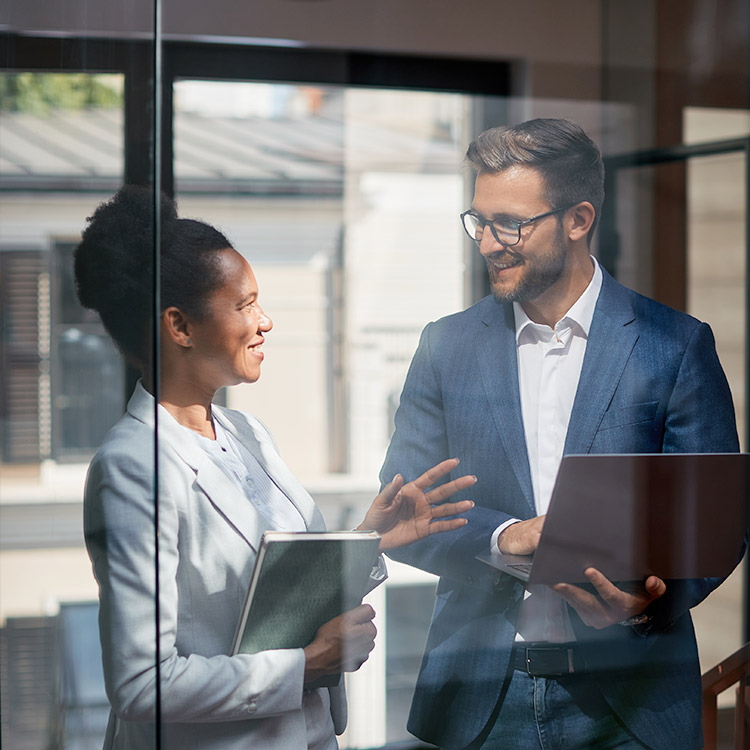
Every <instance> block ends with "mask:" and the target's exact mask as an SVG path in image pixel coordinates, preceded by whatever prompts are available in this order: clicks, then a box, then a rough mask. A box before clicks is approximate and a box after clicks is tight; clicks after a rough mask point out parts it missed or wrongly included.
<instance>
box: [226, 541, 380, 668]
mask: <svg viewBox="0 0 750 750" xmlns="http://www.w3.org/2000/svg"><path fill="white" fill-rule="evenodd" d="M379 545H380V535H379V534H378V533H377V532H374V531H342V532H339V531H329V532H319V533H318V532H284V531H266V532H265V533H264V534H263V538H262V540H261V544H260V550H259V551H258V557H257V558H256V561H255V567H254V568H253V574H252V578H251V580H250V585H249V587H248V591H247V596H246V599H245V605H244V607H243V609H242V615H241V617H240V620H239V623H238V625H237V631H236V634H235V638H234V644H233V646H232V654H238V653H244V654H255V653H258V652H259V651H267V650H269V649H281V648H304V647H305V646H307V645H308V644H309V643H310V642H311V641H312V640H313V639H314V638H315V633H316V632H317V631H318V628H320V626H321V625H323V624H324V623H326V622H328V620H331V619H333V618H334V617H336V616H338V615H340V614H342V613H343V612H346V611H347V610H350V609H353V608H354V607H356V606H357V605H359V604H360V603H361V602H362V597H363V596H364V595H365V593H366V592H367V590H368V583H369V579H370V573H371V572H372V569H373V567H374V566H375V564H376V562H377V558H378V548H379Z"/></svg>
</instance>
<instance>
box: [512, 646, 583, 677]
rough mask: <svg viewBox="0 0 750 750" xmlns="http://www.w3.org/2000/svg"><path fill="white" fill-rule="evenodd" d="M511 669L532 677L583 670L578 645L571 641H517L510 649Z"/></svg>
mask: <svg viewBox="0 0 750 750" xmlns="http://www.w3.org/2000/svg"><path fill="white" fill-rule="evenodd" d="M510 658H511V663H512V664H513V669H517V670H518V671H519V672H526V674H528V675H531V676H532V677H551V676H554V675H562V674H574V673H576V672H585V671H586V665H585V663H584V661H583V657H582V656H581V652H580V651H579V649H578V646H577V645H575V644H571V643H559V644H557V643H519V644H516V645H514V646H513V649H512V650H511V657H510Z"/></svg>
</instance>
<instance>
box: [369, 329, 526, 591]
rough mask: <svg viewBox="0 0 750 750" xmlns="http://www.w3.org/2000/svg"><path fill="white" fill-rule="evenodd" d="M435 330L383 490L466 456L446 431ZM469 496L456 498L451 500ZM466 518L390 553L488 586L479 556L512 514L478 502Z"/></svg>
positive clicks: (412, 381) (407, 393)
mask: <svg viewBox="0 0 750 750" xmlns="http://www.w3.org/2000/svg"><path fill="white" fill-rule="evenodd" d="M435 328H436V327H435V324H434V323H430V324H429V325H427V326H426V327H425V329H424V331H423V332H422V336H421V338H420V342H419V346H418V348H417V351H416V353H415V354H414V358H413V359H412V363H411V366H410V367H409V372H408V374H407V376H406V381H405V383H404V388H403V391H402V393H401V401H400V404H399V407H398V410H397V411H396V416H395V426H396V429H395V432H394V435H393V437H392V439H391V443H390V445H389V447H388V452H387V453H386V457H385V462H384V463H383V467H382V469H381V471H380V482H381V486H383V485H385V484H386V483H387V482H389V481H390V480H391V479H393V477H394V476H395V474H397V473H400V474H402V475H403V477H404V479H405V480H406V481H407V482H408V481H411V480H413V479H416V478H417V477H418V476H419V475H420V474H422V473H423V472H425V471H426V470H427V469H429V468H430V467H432V466H434V465H435V464H437V463H439V462H440V461H443V460H445V459H447V458H459V459H460V458H461V456H460V455H459V456H456V455H454V454H453V453H452V451H453V450H455V447H454V446H453V445H452V444H451V441H450V438H449V435H448V430H447V427H446V414H445V405H444V400H443V390H442V387H441V382H440V378H439V375H438V373H437V371H436V368H435V364H434V358H435V357H437V356H438V355H439V344H438V343H437V342H438V340H439V337H438V336H437V334H436V331H435ZM435 349H438V351H435ZM454 473H455V474H456V475H457V476H460V475H461V474H462V473H463V472H462V467H461V465H459V467H458V469H457V470H456V472H454ZM450 478H452V476H451V477H448V478H446V481H447V480H448V479H450ZM463 497H464V495H456V496H455V497H453V498H451V499H452V500H458V499H462V498H463ZM465 497H469V498H471V499H474V493H473V492H472V491H469V492H468V493H466V494H465ZM466 518H467V519H468V521H469V522H468V524H466V526H464V527H463V528H461V529H459V530H457V531H451V532H447V533H443V534H436V535H435V536H432V537H428V538H426V539H423V540H421V541H419V542H416V543H414V544H411V545H409V546H408V547H402V548H400V549H397V550H391V551H389V552H388V555H389V556H390V557H393V558H394V559H396V560H400V561H402V562H405V563H408V564H409V565H413V566H415V567H418V568H421V569H422V570H426V571H428V572H430V573H433V574H435V575H438V576H449V577H456V578H458V579H460V580H462V581H463V582H465V583H470V584H475V583H477V582H478V581H479V579H482V583H483V584H488V585H494V583H493V582H494V576H492V575H490V574H489V572H488V571H489V569H488V568H487V566H484V565H482V563H479V562H477V561H476V560H474V556H475V555H477V554H479V553H486V552H488V551H489V545H490V539H491V537H492V533H493V531H494V530H495V529H496V528H497V527H498V526H499V525H500V524H501V523H503V522H505V521H507V520H509V519H510V518H511V516H509V515H508V514H506V513H502V512H500V511H497V510H492V509H490V508H487V507H484V506H482V505H480V504H479V503H478V504H477V505H476V506H475V507H474V508H473V509H472V510H471V511H469V512H468V513H467V514H466Z"/></svg>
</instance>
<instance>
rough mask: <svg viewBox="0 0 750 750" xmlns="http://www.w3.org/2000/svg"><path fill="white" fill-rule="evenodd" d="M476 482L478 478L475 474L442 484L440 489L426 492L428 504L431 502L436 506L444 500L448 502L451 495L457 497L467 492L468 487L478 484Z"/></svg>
mask: <svg viewBox="0 0 750 750" xmlns="http://www.w3.org/2000/svg"><path fill="white" fill-rule="evenodd" d="M476 481H477V478H476V477H475V476H474V475H473V474H465V475H464V476H462V477H459V478H458V479H453V480H451V481H450V482H446V483H445V484H441V485H440V486H439V487H435V489H434V490H430V491H429V492H426V493H425V497H426V498H427V502H429V503H430V505H434V504H435V503H440V502H442V501H443V500H446V499H447V498H449V497H451V495H455V494H456V493H457V492H460V491H461V490H465V489H467V488H468V487H471V486H472V485H473V484H475V483H476Z"/></svg>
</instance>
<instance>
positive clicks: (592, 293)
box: [513, 255, 602, 343]
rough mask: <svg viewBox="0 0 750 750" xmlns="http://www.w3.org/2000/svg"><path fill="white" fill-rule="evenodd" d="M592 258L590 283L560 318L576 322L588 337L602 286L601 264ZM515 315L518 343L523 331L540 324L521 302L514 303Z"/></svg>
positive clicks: (569, 322)
mask: <svg viewBox="0 0 750 750" xmlns="http://www.w3.org/2000/svg"><path fill="white" fill-rule="evenodd" d="M591 260H592V261H593V262H594V275H593V276H592V277H591V281H590V282H589V285H588V286H587V287H586V289H584V291H583V294H581V296H580V297H579V298H578V299H577V300H576V301H575V302H574V303H573V305H572V307H571V308H570V310H568V312H567V313H565V315H563V317H562V319H561V320H560V323H562V322H563V321H567V323H568V325H572V324H576V325H577V326H578V328H579V329H580V330H581V332H582V333H583V335H584V336H585V337H586V338H588V335H589V329H590V328H591V321H592V320H593V319H594V310H595V309H596V301H597V300H598V299H599V292H600V291H601V288H602V269H601V266H600V265H599V261H597V259H596V258H594V256H593V255H592V256H591ZM513 315H514V317H515V322H516V343H518V341H519V338H520V336H521V334H522V332H523V331H524V329H525V328H526V327H527V326H536V325H538V324H537V323H534V321H533V320H531V318H529V316H528V315H527V314H526V313H525V312H524V309H523V307H522V306H521V303H520V302H514V303H513ZM558 325H559V323H558Z"/></svg>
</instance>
